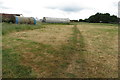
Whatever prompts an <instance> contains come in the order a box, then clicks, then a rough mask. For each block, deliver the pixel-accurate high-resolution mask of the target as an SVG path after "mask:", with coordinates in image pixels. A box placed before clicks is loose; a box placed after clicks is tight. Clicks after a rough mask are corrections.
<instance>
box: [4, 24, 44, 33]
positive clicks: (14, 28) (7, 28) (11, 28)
mask: <svg viewBox="0 0 120 80" xmlns="http://www.w3.org/2000/svg"><path fill="white" fill-rule="evenodd" d="M41 27H42V25H40V24H37V25H29V24H11V23H2V35H5V34H8V33H11V32H19V31H23V30H33V29H39V28H41Z"/></svg>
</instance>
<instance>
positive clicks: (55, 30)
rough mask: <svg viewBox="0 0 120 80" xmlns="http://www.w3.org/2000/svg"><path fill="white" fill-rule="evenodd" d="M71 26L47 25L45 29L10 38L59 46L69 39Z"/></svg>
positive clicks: (15, 34)
mask: <svg viewBox="0 0 120 80" xmlns="http://www.w3.org/2000/svg"><path fill="white" fill-rule="evenodd" d="M72 27H73V25H47V26H46V28H42V29H36V30H29V31H25V32H16V33H12V34H11V36H12V37H17V38H20V39H26V40H32V41H35V42H39V43H43V44H48V45H54V46H59V45H61V44H66V43H67V42H68V40H69V37H71V34H72Z"/></svg>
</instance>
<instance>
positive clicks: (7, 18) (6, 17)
mask: <svg viewBox="0 0 120 80" xmlns="http://www.w3.org/2000/svg"><path fill="white" fill-rule="evenodd" d="M21 15H22V14H7V13H0V16H2V22H12V23H14V22H15V16H21Z"/></svg>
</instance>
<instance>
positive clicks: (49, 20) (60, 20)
mask: <svg viewBox="0 0 120 80" xmlns="http://www.w3.org/2000/svg"><path fill="white" fill-rule="evenodd" d="M43 22H46V23H69V22H70V19H69V18H53V17H43Z"/></svg>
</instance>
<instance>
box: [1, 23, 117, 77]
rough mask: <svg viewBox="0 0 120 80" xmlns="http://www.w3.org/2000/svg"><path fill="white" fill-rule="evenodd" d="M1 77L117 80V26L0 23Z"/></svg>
mask: <svg viewBox="0 0 120 80" xmlns="http://www.w3.org/2000/svg"><path fill="white" fill-rule="evenodd" d="M2 28H3V30H2V31H3V32H2V34H3V36H2V49H3V50H2V55H3V60H2V61H3V65H2V67H3V78H41V77H42V78H117V77H118V26H117V25H116V24H99V23H70V24H65V25H64V24H37V25H25V24H24V25H16V24H7V23H3V27H2Z"/></svg>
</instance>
